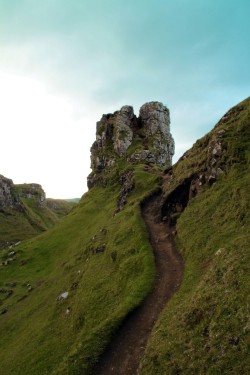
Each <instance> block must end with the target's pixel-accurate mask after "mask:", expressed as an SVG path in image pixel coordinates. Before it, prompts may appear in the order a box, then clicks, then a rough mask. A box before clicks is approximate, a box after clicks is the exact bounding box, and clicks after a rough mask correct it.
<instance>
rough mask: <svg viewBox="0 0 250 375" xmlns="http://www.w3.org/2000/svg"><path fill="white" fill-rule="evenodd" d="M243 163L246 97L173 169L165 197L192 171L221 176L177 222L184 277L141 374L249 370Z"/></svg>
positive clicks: (249, 153)
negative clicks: (214, 170) (218, 150)
mask: <svg viewBox="0 0 250 375" xmlns="http://www.w3.org/2000/svg"><path fill="white" fill-rule="evenodd" d="M218 142H220V144H221V152H219V153H218V154H220V155H217V158H215V159H217V160H213V157H212V158H211V154H212V156H214V155H213V154H216V151H215V145H216V143H217V144H218ZM249 161H250V99H247V100H245V101H244V102H242V103H240V104H239V105H238V106H236V107H234V108H233V109H232V110H230V111H229V112H228V113H227V114H226V115H225V116H224V117H223V118H222V120H221V121H220V122H219V123H218V125H217V126H216V127H215V128H214V130H213V131H212V132H211V133H209V134H208V135H207V136H205V137H204V138H202V139H201V140H199V141H197V142H196V144H195V145H194V146H193V148H192V149H191V150H190V151H188V152H187V154H186V155H185V156H184V158H182V160H180V161H179V162H178V163H177V164H176V165H175V166H174V167H173V169H172V172H171V173H172V183H171V184H170V186H169V185H168V186H165V195H166V197H167V196H168V194H169V193H170V192H172V191H173V190H174V189H176V187H177V186H183V185H185V184H184V182H185V181H187V180H188V178H190V176H194V173H196V174H197V175H198V176H201V175H202V174H205V173H207V172H209V173H211V172H212V171H211V167H212V168H214V169H218V168H220V170H222V171H223V173H221V174H220V176H219V177H218V178H217V179H216V182H214V183H213V184H212V185H211V186H210V184H211V181H210V184H209V183H208V184H204V185H203V186H201V187H200V192H199V194H197V195H196V197H194V198H193V199H191V200H190V201H189V202H188V205H187V208H186V209H185V211H184V212H183V213H182V214H181V215H180V217H179V219H178V221H177V233H178V236H177V243H178V248H179V250H180V251H181V253H182V255H183V257H184V261H185V273H184V280H183V283H182V286H181V288H180V290H179V292H178V293H177V294H176V295H175V296H174V298H173V299H172V300H171V301H170V303H169V305H168V306H167V307H166V309H165V311H164V312H163V314H162V316H161V318H160V320H159V321H158V323H157V325H156V327H155V330H154V332H153V335H152V338H151V340H150V342H149V345H148V349H147V352H146V356H145V358H144V361H143V365H142V368H141V371H140V374H142V375H145V374H235V375H236V374H248V373H250V352H249V344H250V322H249V317H250V316H249V303H248V302H249V290H250V280H249V263H250V253H249V243H250V221H249V219H250V217H249V216H250V215H249V212H250V211H249V202H250V190H249V185H250V174H249ZM211 163H212V164H213V163H214V164H213V165H212V166H211ZM209 176H211V175H210V174H209ZM209 176H208V177H209ZM247 301H248V302H247Z"/></svg>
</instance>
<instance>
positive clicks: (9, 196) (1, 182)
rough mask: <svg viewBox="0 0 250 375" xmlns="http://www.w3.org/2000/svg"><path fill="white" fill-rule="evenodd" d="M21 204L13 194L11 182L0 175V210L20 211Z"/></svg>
mask: <svg viewBox="0 0 250 375" xmlns="http://www.w3.org/2000/svg"><path fill="white" fill-rule="evenodd" d="M21 207H22V205H21V202H20V201H19V199H18V197H17V196H16V195H15V193H14V184H13V181H12V180H10V179H9V178H6V177H4V176H2V175H0V209H5V208H11V209H20V208H21Z"/></svg>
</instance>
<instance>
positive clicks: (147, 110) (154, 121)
mask: <svg viewBox="0 0 250 375" xmlns="http://www.w3.org/2000/svg"><path fill="white" fill-rule="evenodd" d="M139 118H140V119H141V123H142V126H143V128H144V132H145V135H146V137H147V138H148V139H151V153H152V156H153V157H154V159H155V164H158V165H161V166H164V165H167V166H170V165H171V164H172V157H173V155H174V140H173V138H172V135H171V133H170V117H169V110H168V108H167V107H165V106H164V105H163V104H162V103H159V102H151V103H146V104H144V105H143V106H142V107H141V109H140V116H139Z"/></svg>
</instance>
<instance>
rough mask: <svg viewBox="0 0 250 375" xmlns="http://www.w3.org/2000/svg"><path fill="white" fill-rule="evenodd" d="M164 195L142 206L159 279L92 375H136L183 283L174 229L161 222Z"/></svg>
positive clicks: (127, 321) (115, 338) (145, 202)
mask: <svg viewBox="0 0 250 375" xmlns="http://www.w3.org/2000/svg"><path fill="white" fill-rule="evenodd" d="M161 205H162V195H161V193H160V192H159V191H158V192H157V193H156V195H153V196H151V197H150V198H148V199H147V200H145V201H144V203H143V204H142V217H143V219H144V221H145V223H146V226H147V229H148V232H149V240H150V243H151V245H152V248H153V251H154V256H155V265H156V277H155V284H154V287H153V290H152V291H151V293H150V294H149V295H148V296H147V298H146V299H145V300H144V302H143V303H142V305H141V306H139V307H138V308H137V309H135V310H134V311H133V312H132V313H130V314H129V315H128V316H127V318H126V319H125V321H124V322H123V324H122V326H121V327H120V328H119V330H118V332H117V333H116V334H115V336H114V338H113V340H112V342H111V344H110V345H109V346H108V348H107V349H106V351H105V352H104V354H103V355H102V356H101V358H100V360H99V363H98V364H97V365H96V366H95V368H94V369H93V372H92V374H93V375H108V374H115V375H135V374H136V373H137V370H138V368H139V365H140V361H141V359H142V357H143V354H144V352H145V348H146V345H147V341H148V339H149V336H150V334H151V332H152V329H153V327H154V325H155V323H156V321H157V319H158V317H159V314H160V313H161V311H162V310H163V308H164V307H165V305H166V303H167V302H168V300H169V299H170V298H171V297H172V295H173V294H174V293H175V292H176V291H177V290H178V288H179V285H180V283H181V280H182V274H183V261H182V258H181V256H180V254H179V253H178V252H177V250H176V248H175V244H174V238H173V232H174V231H175V226H172V225H171V224H170V223H169V222H165V221H162V218H161Z"/></svg>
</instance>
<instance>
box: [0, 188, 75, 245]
mask: <svg viewBox="0 0 250 375" xmlns="http://www.w3.org/2000/svg"><path fill="white" fill-rule="evenodd" d="M32 186H35V188H33V189H32ZM12 194H13V196H15V197H16V199H17V201H18V202H19V206H18V207H8V206H6V207H4V208H1V209H0V244H1V245H2V246H0V249H1V247H5V245H8V243H15V242H19V241H22V240H25V239H28V238H31V237H34V236H36V235H37V234H40V233H41V232H44V231H46V230H47V229H49V228H52V227H53V226H54V225H55V224H57V223H58V222H59V220H60V219H61V218H62V217H63V216H65V215H67V214H68V213H69V212H70V211H71V209H72V208H73V207H74V206H75V205H76V204H77V202H74V201H69V202H68V201H66V200H63V199H50V198H49V199H45V193H44V191H43V189H42V188H41V187H40V185H37V184H22V185H13V187H12ZM41 197H43V199H44V200H43V201H41ZM6 243H7V244H6Z"/></svg>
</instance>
